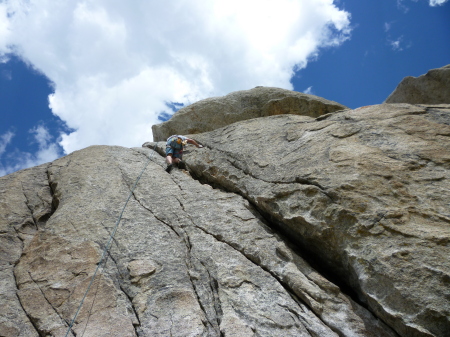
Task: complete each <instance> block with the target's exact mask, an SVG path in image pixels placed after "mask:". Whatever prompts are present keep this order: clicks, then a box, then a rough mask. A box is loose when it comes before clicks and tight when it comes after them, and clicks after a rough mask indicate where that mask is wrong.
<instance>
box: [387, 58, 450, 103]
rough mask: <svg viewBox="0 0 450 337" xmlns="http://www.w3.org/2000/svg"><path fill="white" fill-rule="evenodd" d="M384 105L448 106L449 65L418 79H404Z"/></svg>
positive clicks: (449, 88) (449, 99) (449, 89)
mask: <svg viewBox="0 0 450 337" xmlns="http://www.w3.org/2000/svg"><path fill="white" fill-rule="evenodd" d="M385 103H410V104H450V64H449V65H446V66H444V67H442V68H438V69H432V70H430V71H428V72H427V73H426V74H425V75H422V76H419V77H412V76H408V77H405V78H404V79H403V80H402V81H401V82H400V84H399V85H398V86H397V88H396V89H395V90H394V92H392V94H390V95H389V97H388V98H387V99H386V101H385Z"/></svg>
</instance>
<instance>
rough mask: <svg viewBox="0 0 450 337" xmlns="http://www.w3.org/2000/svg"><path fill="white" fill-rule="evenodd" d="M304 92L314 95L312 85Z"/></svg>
mask: <svg viewBox="0 0 450 337" xmlns="http://www.w3.org/2000/svg"><path fill="white" fill-rule="evenodd" d="M303 93H304V94H308V95H314V93H313V90H312V86H310V87H308V88H306V89H305V90H303Z"/></svg>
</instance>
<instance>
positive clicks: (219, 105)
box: [152, 87, 346, 141]
mask: <svg viewBox="0 0 450 337" xmlns="http://www.w3.org/2000/svg"><path fill="white" fill-rule="evenodd" d="M343 109H346V107H345V106H343V105H341V104H339V103H336V102H333V101H329V100H326V99H324V98H321V97H318V96H314V95H308V94H303V93H300V92H296V91H290V90H285V89H280V88H271V87H256V88H253V89H251V90H242V91H236V92H233V93H231V94H228V95H226V96H223V97H213V98H208V99H204V100H202V101H199V102H196V103H194V104H191V105H189V106H187V107H185V108H183V109H180V110H179V111H177V112H176V113H175V114H174V115H173V116H172V118H171V119H170V120H168V121H167V122H164V123H161V124H157V125H154V126H153V127H152V130H153V140H154V141H162V140H166V139H167V138H168V137H170V136H171V135H173V134H195V133H201V132H207V131H212V130H214V129H217V128H220V127H223V126H225V125H228V124H231V123H234V122H237V121H241V120H246V119H251V118H257V117H266V116H273V115H281V114H296V115H305V116H311V117H318V116H320V115H323V114H326V113H329V112H333V111H337V110H343Z"/></svg>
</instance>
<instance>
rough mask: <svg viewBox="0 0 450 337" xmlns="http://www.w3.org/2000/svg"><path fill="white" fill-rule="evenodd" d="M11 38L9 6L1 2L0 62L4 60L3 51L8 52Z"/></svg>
mask: <svg viewBox="0 0 450 337" xmlns="http://www.w3.org/2000/svg"><path fill="white" fill-rule="evenodd" d="M9 38H10V30H9V20H8V8H7V6H6V4H4V3H0V62H2V63H3V62H4V59H3V57H2V56H1V54H2V53H5V52H7V50H8V43H9Z"/></svg>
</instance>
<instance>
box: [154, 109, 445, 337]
mask: <svg viewBox="0 0 450 337" xmlns="http://www.w3.org/2000/svg"><path fill="white" fill-rule="evenodd" d="M196 139H197V140H198V141H199V142H201V143H202V144H203V145H205V146H206V148H205V150H203V149H202V150H198V149H194V150H192V151H191V153H189V155H186V159H185V161H186V163H187V165H188V167H189V169H190V170H191V171H192V174H194V175H195V176H196V177H198V178H199V179H200V180H201V181H204V182H207V183H209V184H212V185H213V186H218V187H221V188H223V189H225V190H228V191H232V192H235V193H238V194H240V195H242V196H243V197H245V198H246V199H247V200H249V201H250V203H251V204H252V205H253V206H255V207H256V208H257V210H258V211H259V212H261V214H263V215H264V216H265V218H266V219H269V221H270V222H272V223H274V224H277V225H278V226H279V227H280V228H281V229H282V230H283V231H284V233H285V234H286V235H288V236H290V237H291V238H293V239H294V240H295V241H296V242H298V244H299V247H301V248H302V249H303V250H306V251H308V252H310V254H312V255H313V256H315V257H316V258H317V257H318V258H319V260H320V261H321V263H322V264H323V266H324V267H325V268H326V269H329V270H333V271H334V273H335V274H336V275H337V277H339V278H340V279H342V280H346V282H347V284H348V285H349V286H350V287H352V288H353V289H355V290H356V291H357V292H358V294H359V296H360V299H361V301H363V302H364V303H366V304H367V305H368V307H369V308H370V310H371V311H372V312H374V313H375V314H376V315H377V316H378V317H379V318H381V319H382V320H383V321H384V322H386V323H387V324H388V325H389V326H391V327H393V328H394V329H395V330H396V332H397V333H398V334H399V335H401V336H405V337H406V336H408V337H410V336H440V337H444V336H447V335H448V332H449V331H450V261H449V260H450V246H449V243H450V105H433V106H424V105H422V106H419V105H409V104H383V105H376V106H369V107H364V108H360V109H356V110H353V111H345V112H339V113H333V114H330V115H327V116H322V117H319V118H317V119H314V118H311V117H305V116H296V115H283V116H273V117H267V118H258V119H253V120H248V121H243V122H239V123H235V124H232V125H229V126H227V127H224V128H221V129H217V130H215V131H212V132H208V133H204V134H199V135H196ZM161 144H162V143H161Z"/></svg>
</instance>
